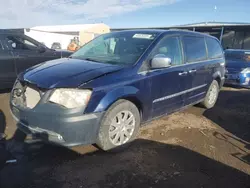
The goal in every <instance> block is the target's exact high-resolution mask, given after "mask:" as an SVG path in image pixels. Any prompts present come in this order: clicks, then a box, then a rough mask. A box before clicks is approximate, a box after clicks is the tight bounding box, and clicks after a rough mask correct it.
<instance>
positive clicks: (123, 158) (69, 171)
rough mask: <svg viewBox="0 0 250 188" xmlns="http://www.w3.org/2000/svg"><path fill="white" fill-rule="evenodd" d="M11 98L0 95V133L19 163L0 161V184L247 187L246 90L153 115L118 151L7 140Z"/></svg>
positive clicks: (12, 187)
mask: <svg viewBox="0 0 250 188" xmlns="http://www.w3.org/2000/svg"><path fill="white" fill-rule="evenodd" d="M8 99H9V94H8V93H3V94H1V95H0V132H1V131H4V130H5V133H6V134H7V135H8V138H9V140H8V141H7V147H8V149H9V151H11V152H12V154H13V155H15V156H17V159H18V162H17V163H16V164H8V165H5V166H0V187H1V188H22V187H23V188H31V187H32V188H33V187H36V188H69V187H72V188H84V187H88V188H89V187H91V188H92V187H93V188H98V187H121V188H122V187H144V188H145V187H164V188H166V187H171V188H172V187H197V188H198V187H199V188H206V187H208V188H215V187H219V188H222V187H227V188H231V187H232V188H241V187H242V188H250V91H248V90H244V89H233V88H223V90H222V91H221V93H220V96H219V100H218V102H217V104H216V106H215V107H214V108H212V109H210V110H206V111H205V110H204V109H203V108H200V107H197V106H196V107H191V108H189V109H187V110H185V111H182V112H178V113H175V114H172V115H170V116H167V117H163V118H161V119H159V120H156V121H153V122H152V123H150V124H148V125H147V126H146V127H143V128H142V130H141V134H140V136H139V138H138V139H137V140H136V141H135V142H134V143H133V144H132V145H131V146H130V147H129V148H127V149H126V150H124V151H123V152H120V153H105V152H102V151H99V150H98V149H96V148H95V147H93V146H85V147H83V146H82V147H76V148H73V149H71V150H70V149H66V148H61V147H56V146H51V145H45V144H43V143H40V142H31V141H29V140H28V141H26V142H25V143H23V142H21V141H20V140H18V139H17V140H14V139H10V138H11V137H12V136H13V134H14V132H15V122H14V120H13V119H12V117H11V115H10V112H9V108H8V103H9V101H8ZM18 134H19V132H16V133H15V136H16V135H18ZM0 155H1V153H0Z"/></svg>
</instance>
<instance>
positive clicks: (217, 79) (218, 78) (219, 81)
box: [215, 76, 221, 87]
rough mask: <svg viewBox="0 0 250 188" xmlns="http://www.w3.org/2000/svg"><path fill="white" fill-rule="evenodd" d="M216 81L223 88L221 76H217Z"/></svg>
mask: <svg viewBox="0 0 250 188" xmlns="http://www.w3.org/2000/svg"><path fill="white" fill-rule="evenodd" d="M215 80H216V81H217V82H218V84H219V87H221V78H220V77H219V76H217V77H216V78H215Z"/></svg>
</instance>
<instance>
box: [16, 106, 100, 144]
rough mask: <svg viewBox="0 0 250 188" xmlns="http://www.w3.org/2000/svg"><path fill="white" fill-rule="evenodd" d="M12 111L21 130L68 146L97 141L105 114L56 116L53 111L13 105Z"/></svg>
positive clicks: (47, 140) (46, 140)
mask: <svg viewBox="0 0 250 188" xmlns="http://www.w3.org/2000/svg"><path fill="white" fill-rule="evenodd" d="M11 112H12V115H13V117H14V118H15V119H16V121H17V122H18V123H17V127H18V128H19V129H20V130H21V131H23V132H25V133H26V134H31V135H32V136H33V137H35V138H39V139H41V140H43V141H45V142H50V143H54V144H59V145H63V146H67V147H71V146H76V145H87V144H93V143H95V142H96V138H97V135H98V131H99V127H100V121H101V118H102V116H103V114H104V112H102V113H92V114H86V115H84V114H83V115H79V114H77V115H76V114H74V113H73V114H70V116H64V115H62V116H58V115H57V116H55V114H53V113H50V114H48V113H40V112H34V111H31V110H25V109H20V108H17V107H15V106H13V105H11Z"/></svg>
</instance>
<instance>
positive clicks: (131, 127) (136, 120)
mask: <svg viewBox="0 0 250 188" xmlns="http://www.w3.org/2000/svg"><path fill="white" fill-rule="evenodd" d="M124 120H127V121H124ZM140 122H141V118H140V113H139V110H138V109H137V107H136V106H135V105H134V104H133V103H131V102H130V101H127V100H123V99H122V100H118V101H117V102H115V103H114V104H113V105H111V107H110V108H109V109H108V110H107V112H106V113H105V115H104V117H103V118H102V120H101V126H100V129H99V134H98V137H97V142H96V145H97V146H98V147H99V148H100V149H102V150H104V151H108V150H112V151H115V150H116V151H117V149H119V150H120V149H123V148H124V147H125V146H128V144H129V143H130V142H131V141H133V140H134V139H135V138H136V137H137V134H138V132H139V128H140ZM121 123H122V124H121ZM116 132H117V134H115V133H116ZM122 135H123V136H122ZM126 135H127V136H126ZM118 136H119V138H117V137H118ZM114 149H115V150H114Z"/></svg>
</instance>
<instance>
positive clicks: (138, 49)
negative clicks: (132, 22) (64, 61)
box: [71, 31, 159, 66]
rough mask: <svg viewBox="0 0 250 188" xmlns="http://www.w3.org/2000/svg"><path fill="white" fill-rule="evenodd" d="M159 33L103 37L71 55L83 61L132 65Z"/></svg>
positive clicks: (142, 32) (141, 32)
mask: <svg viewBox="0 0 250 188" xmlns="http://www.w3.org/2000/svg"><path fill="white" fill-rule="evenodd" d="M158 34H159V33H157V32H146V31H140V32H135V31H123V32H114V33H108V34H104V35H101V36H99V37H97V38H95V39H93V40H92V41H90V42H89V43H87V44H86V45H84V46H83V47H82V48H81V49H79V50H78V51H77V52H75V53H74V54H72V55H71V58H76V59H83V60H89V61H95V62H101V63H108V64H116V65H124V66H126V65H132V64H134V63H136V61H137V60H138V59H139V58H140V56H141V55H142V54H143V52H145V50H146V49H147V48H148V47H149V45H150V44H151V43H152V42H153V41H154V39H155V38H156V37H157V35H158Z"/></svg>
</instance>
